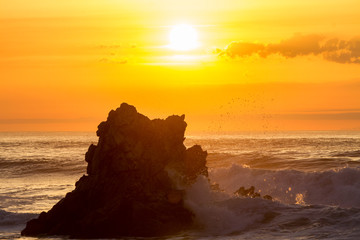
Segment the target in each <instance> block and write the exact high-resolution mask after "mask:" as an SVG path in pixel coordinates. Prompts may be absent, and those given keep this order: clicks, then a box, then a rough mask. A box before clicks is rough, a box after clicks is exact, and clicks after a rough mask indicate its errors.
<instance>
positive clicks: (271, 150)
mask: <svg viewBox="0 0 360 240" xmlns="http://www.w3.org/2000/svg"><path fill="white" fill-rule="evenodd" d="M91 143H94V144H96V143H97V137H96V135H95V134H94V133H88V132H51V133H43V132H33V133H28V132H26V133H25V132H22V133H0V239H22V240H24V239H36V238H28V237H21V235H20V231H21V230H22V229H23V228H24V227H25V224H26V222H27V221H28V220H30V219H32V218H35V217H37V215H38V214H39V213H40V212H42V211H48V210H49V209H50V208H51V207H52V206H53V205H54V204H55V203H56V202H58V201H59V200H60V199H62V198H63V197H64V196H65V194H66V193H67V192H70V191H72V190H73V189H74V188H75V182H76V181H77V180H78V179H79V178H80V177H81V176H82V175H83V174H85V173H86V162H85V160H84V159H85V152H86V151H87V149H88V147H89V145H90V144H91ZM194 144H199V145H201V146H202V148H203V149H204V150H207V151H208V158H207V166H208V167H209V178H210V182H211V184H212V185H210V184H209V182H208V180H207V179H205V178H199V179H198V181H197V182H196V183H195V184H194V185H192V187H191V188H189V189H188V190H187V192H186V199H185V204H186V207H188V208H189V209H191V210H192V211H193V212H194V213H195V215H196V218H195V226H196V227H195V228H194V229H193V230H190V231H188V232H183V233H180V234H178V235H176V236H168V237H164V238H163V239H176V240H179V239H196V240H200V239H201V240H207V239H226V240H230V239H360V132H273V133H269V132H268V133H256V134H255V133H239V134H236V135H201V136H200V135H198V136H195V135H194V136H187V138H186V140H185V145H186V146H187V147H190V146H192V145H194ZM251 186H254V187H255V192H257V193H259V194H260V195H261V196H265V195H270V196H271V197H272V200H266V199H263V198H249V197H242V196H238V195H236V194H234V192H235V191H237V190H238V189H239V188H240V187H244V188H249V187H251ZM41 239H45V240H48V239H66V237H55V236H54V237H52V238H41ZM128 239H134V238H128ZM142 239H143V238H142Z"/></svg>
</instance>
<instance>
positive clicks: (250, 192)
mask: <svg viewBox="0 0 360 240" xmlns="http://www.w3.org/2000/svg"><path fill="white" fill-rule="evenodd" d="M234 194H235V195H238V196H242V197H251V198H257V197H261V195H260V193H258V192H255V187H254V186H251V187H250V188H248V189H246V188H244V187H240V188H239V189H238V190H236V191H235V192H234ZM263 198H264V199H266V200H272V197H271V196H270V195H265V196H264V197H263Z"/></svg>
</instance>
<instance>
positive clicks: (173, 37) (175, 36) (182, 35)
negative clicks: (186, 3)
mask: <svg viewBox="0 0 360 240" xmlns="http://www.w3.org/2000/svg"><path fill="white" fill-rule="evenodd" d="M169 41H170V44H169V45H168V47H169V48H170V49H173V50H177V51H189V50H193V49H195V48H197V47H198V46H199V42H198V34H197V31H196V29H195V28H194V27H192V26H191V25H187V24H178V25H175V26H173V27H172V28H171V31H170V34H169Z"/></svg>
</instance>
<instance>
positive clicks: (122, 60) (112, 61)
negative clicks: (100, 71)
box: [99, 57, 128, 64]
mask: <svg viewBox="0 0 360 240" xmlns="http://www.w3.org/2000/svg"><path fill="white" fill-rule="evenodd" d="M99 62H101V63H115V64H126V63H128V60H127V59H111V58H106V57H104V58H101V59H99Z"/></svg>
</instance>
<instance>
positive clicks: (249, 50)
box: [214, 34, 360, 63]
mask: <svg viewBox="0 0 360 240" xmlns="http://www.w3.org/2000/svg"><path fill="white" fill-rule="evenodd" d="M214 53H216V54H218V55H219V56H223V57H230V58H236V57H248V56H251V55H254V54H257V55H259V56H261V57H264V58H265V57H267V56H269V55H273V54H278V55H280V56H283V57H285V58H294V57H298V56H307V55H315V56H316V55H320V56H322V57H323V58H324V59H326V60H328V61H333V62H338V63H360V38H353V39H351V40H349V41H345V40H340V39H337V38H332V39H326V38H325V37H324V36H321V35H316V34H312V35H301V34H296V35H294V36H293V37H292V38H289V39H286V40H283V41H281V42H280V43H277V44H260V43H248V42H232V43H230V44H229V45H228V46H227V47H226V49H224V50H221V49H216V51H214Z"/></svg>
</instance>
